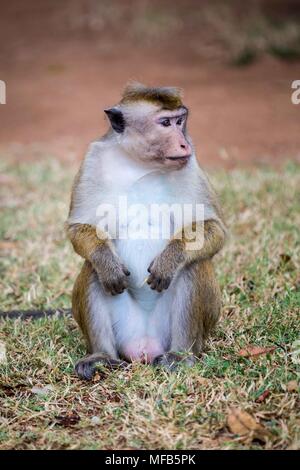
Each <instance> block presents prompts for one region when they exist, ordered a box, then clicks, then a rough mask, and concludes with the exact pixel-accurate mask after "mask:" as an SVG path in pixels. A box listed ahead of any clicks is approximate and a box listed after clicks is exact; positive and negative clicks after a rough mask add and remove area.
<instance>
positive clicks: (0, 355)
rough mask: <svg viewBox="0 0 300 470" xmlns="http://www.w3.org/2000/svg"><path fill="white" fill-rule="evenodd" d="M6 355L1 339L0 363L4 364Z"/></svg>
mask: <svg viewBox="0 0 300 470" xmlns="http://www.w3.org/2000/svg"><path fill="white" fill-rule="evenodd" d="M6 363H7V357H6V345H5V343H3V341H0V364H6Z"/></svg>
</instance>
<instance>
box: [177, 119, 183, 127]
mask: <svg viewBox="0 0 300 470" xmlns="http://www.w3.org/2000/svg"><path fill="white" fill-rule="evenodd" d="M182 123H183V118H179V119H177V121H176V124H177V126H181V124H182Z"/></svg>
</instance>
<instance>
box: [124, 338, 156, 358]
mask: <svg viewBox="0 0 300 470" xmlns="http://www.w3.org/2000/svg"><path fill="white" fill-rule="evenodd" d="M163 352H164V348H163V346H162V345H161V343H160V342H159V340H158V339H156V338H153V337H150V336H144V337H142V338H137V339H135V340H131V341H129V342H128V343H127V344H126V345H125V346H124V347H123V350H122V355H123V356H124V358H125V359H127V360H128V361H140V362H145V363H151V362H152V361H153V359H154V358H155V357H157V356H159V355H160V354H163Z"/></svg>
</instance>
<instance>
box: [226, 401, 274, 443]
mask: <svg viewBox="0 0 300 470" xmlns="http://www.w3.org/2000/svg"><path fill="white" fill-rule="evenodd" d="M227 426H228V428H229V430H230V431H231V432H232V433H233V434H237V435H238V436H245V437H246V438H247V439H249V440H250V441H253V440H254V439H258V440H260V441H263V442H265V441H266V438H267V437H268V435H269V432H268V431H267V429H265V428H264V427H263V426H262V425H261V424H259V423H257V422H256V420H255V418H253V416H251V415H250V414H249V413H247V411H243V410H241V409H239V408H231V409H230V411H229V414H228V416H227Z"/></svg>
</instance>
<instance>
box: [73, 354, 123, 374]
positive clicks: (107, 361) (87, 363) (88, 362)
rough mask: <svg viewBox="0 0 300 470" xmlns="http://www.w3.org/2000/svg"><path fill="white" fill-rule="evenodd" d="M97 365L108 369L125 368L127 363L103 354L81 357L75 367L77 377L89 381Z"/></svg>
mask: <svg viewBox="0 0 300 470" xmlns="http://www.w3.org/2000/svg"><path fill="white" fill-rule="evenodd" d="M97 364H101V365H103V366H105V367H108V368H109V369H118V368H125V367H127V366H128V363H127V362H125V361H120V360H119V359H112V358H111V357H109V356H108V355H107V354H105V353H95V354H90V355H89V356H86V357H83V358H82V359H80V360H79V361H78V362H77V363H76V365H75V371H76V373H77V375H78V376H79V377H80V378H81V379H84V380H91V379H92V378H93V375H94V374H95V372H96V370H97Z"/></svg>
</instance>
